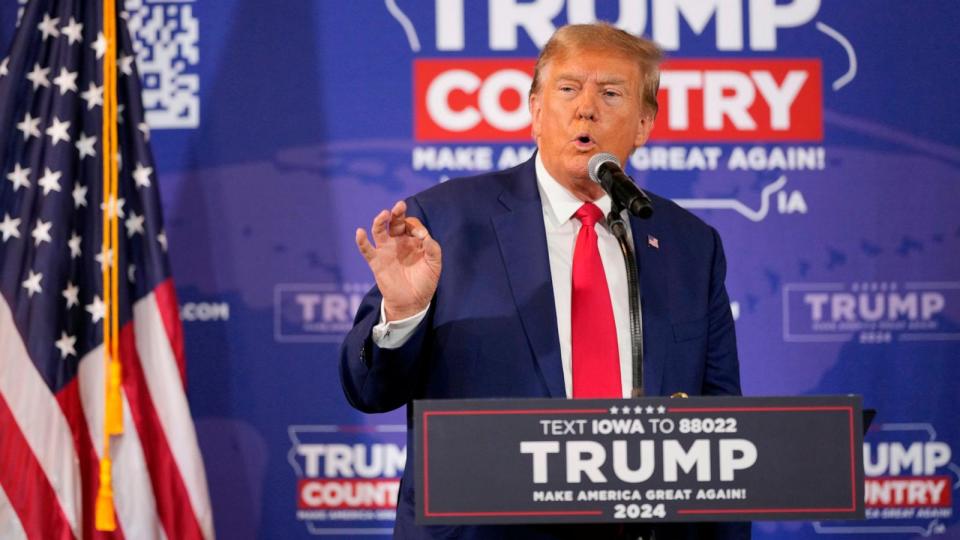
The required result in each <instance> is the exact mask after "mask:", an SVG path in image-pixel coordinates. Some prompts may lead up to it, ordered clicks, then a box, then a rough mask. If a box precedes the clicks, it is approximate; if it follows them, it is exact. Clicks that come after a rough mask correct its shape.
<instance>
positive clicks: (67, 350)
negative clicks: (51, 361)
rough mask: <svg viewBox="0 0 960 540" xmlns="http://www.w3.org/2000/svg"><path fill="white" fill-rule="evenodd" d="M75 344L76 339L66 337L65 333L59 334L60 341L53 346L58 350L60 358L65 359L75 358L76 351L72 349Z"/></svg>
mask: <svg viewBox="0 0 960 540" xmlns="http://www.w3.org/2000/svg"><path fill="white" fill-rule="evenodd" d="M76 344H77V338H76V337H74V336H69V335H67V333H66V332H61V333H60V339H58V340H57V341H56V342H55V343H54V345H55V346H56V347H57V349H59V350H60V358H61V359H66V358H67V357H68V356H76V355H77V350H76V349H75V348H74V346H76Z"/></svg>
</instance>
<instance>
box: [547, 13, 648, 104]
mask: <svg viewBox="0 0 960 540" xmlns="http://www.w3.org/2000/svg"><path fill="white" fill-rule="evenodd" d="M591 49H592V50H596V49H602V50H605V51H611V52H614V53H619V54H622V55H624V56H626V57H627V58H630V59H633V60H636V62H637V64H638V65H639V66H640V77H641V84H640V102H641V104H642V106H643V109H644V110H646V111H649V112H650V113H651V114H650V116H651V117H653V116H656V115H657V109H659V105H658V104H657V90H658V89H659V88H660V61H661V60H662V59H663V52H662V51H661V50H660V47H658V46H657V44H656V43H654V42H652V41H650V40H648V39H644V38H642V37H638V36H634V35H633V34H630V33H628V32H625V31H623V30H620V29H619V28H616V27H614V26H613V25H611V24H609V23H594V24H569V25H567V26H564V27H562V28H560V29H559V30H557V31H556V32H555V33H554V34H553V36H551V37H550V41H548V42H547V44H546V45H545V46H544V47H543V50H542V51H540V56H539V57H538V58H537V64H536V65H535V66H534V68H533V83H532V84H531V85H530V94H531V95H533V94H536V93H537V92H538V91H539V90H540V79H541V73H542V72H543V70H544V68H545V67H546V66H547V64H548V63H549V62H550V61H551V60H553V59H555V58H559V57H564V56H566V55H568V54H571V53H574V52H576V51H578V50H581V51H582V50H591Z"/></svg>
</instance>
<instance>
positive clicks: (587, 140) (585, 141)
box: [573, 133, 594, 148]
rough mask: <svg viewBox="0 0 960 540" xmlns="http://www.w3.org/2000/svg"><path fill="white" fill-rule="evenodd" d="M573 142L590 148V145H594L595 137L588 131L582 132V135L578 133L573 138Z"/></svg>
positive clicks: (581, 146)
mask: <svg viewBox="0 0 960 540" xmlns="http://www.w3.org/2000/svg"><path fill="white" fill-rule="evenodd" d="M573 142H574V144H576V145H577V146H578V147H580V148H588V147H591V146H594V141H593V139H592V138H591V137H590V135H587V134H586V133H581V134H580V135H578V136H577V137H576V138H575V139H573Z"/></svg>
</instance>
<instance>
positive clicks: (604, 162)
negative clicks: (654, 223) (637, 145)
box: [587, 152, 653, 219]
mask: <svg viewBox="0 0 960 540" xmlns="http://www.w3.org/2000/svg"><path fill="white" fill-rule="evenodd" d="M587 173H588V174H589V175H590V179H591V180H593V181H594V182H596V183H598V184H600V186H601V187H603V190H604V191H606V192H607V194H608V195H610V198H611V199H613V202H614V205H620V206H621V207H623V208H626V209H627V210H628V211H629V212H630V213H631V214H633V215H635V216H637V217H639V218H642V219H647V218H649V217H650V216H652V215H653V204H652V203H651V201H650V197H648V196H647V194H646V193H644V192H643V190H642V189H640V188H639V187H638V186H637V184H635V183H634V182H633V179H632V178H630V177H629V176H627V175H626V173H624V172H623V169H621V168H620V162H619V161H618V160H617V158H616V156H614V155H613V154H608V153H607V152H600V153H599V154H594V156H593V157H591V158H590V161H589V162H588V163H587Z"/></svg>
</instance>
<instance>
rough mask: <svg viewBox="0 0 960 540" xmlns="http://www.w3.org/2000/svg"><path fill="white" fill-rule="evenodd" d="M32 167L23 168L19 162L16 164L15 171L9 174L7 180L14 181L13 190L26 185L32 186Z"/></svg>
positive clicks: (26, 186) (27, 186)
mask: <svg viewBox="0 0 960 540" xmlns="http://www.w3.org/2000/svg"><path fill="white" fill-rule="evenodd" d="M29 177H30V168H29V167H27V168H23V167H21V166H20V164H19V163H16V164H14V166H13V171H12V172H10V173H9V174H7V180H10V181H11V182H13V190H14V191H17V190H18V189H20V188H22V187H24V188H29V187H30V180H28V178H29Z"/></svg>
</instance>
